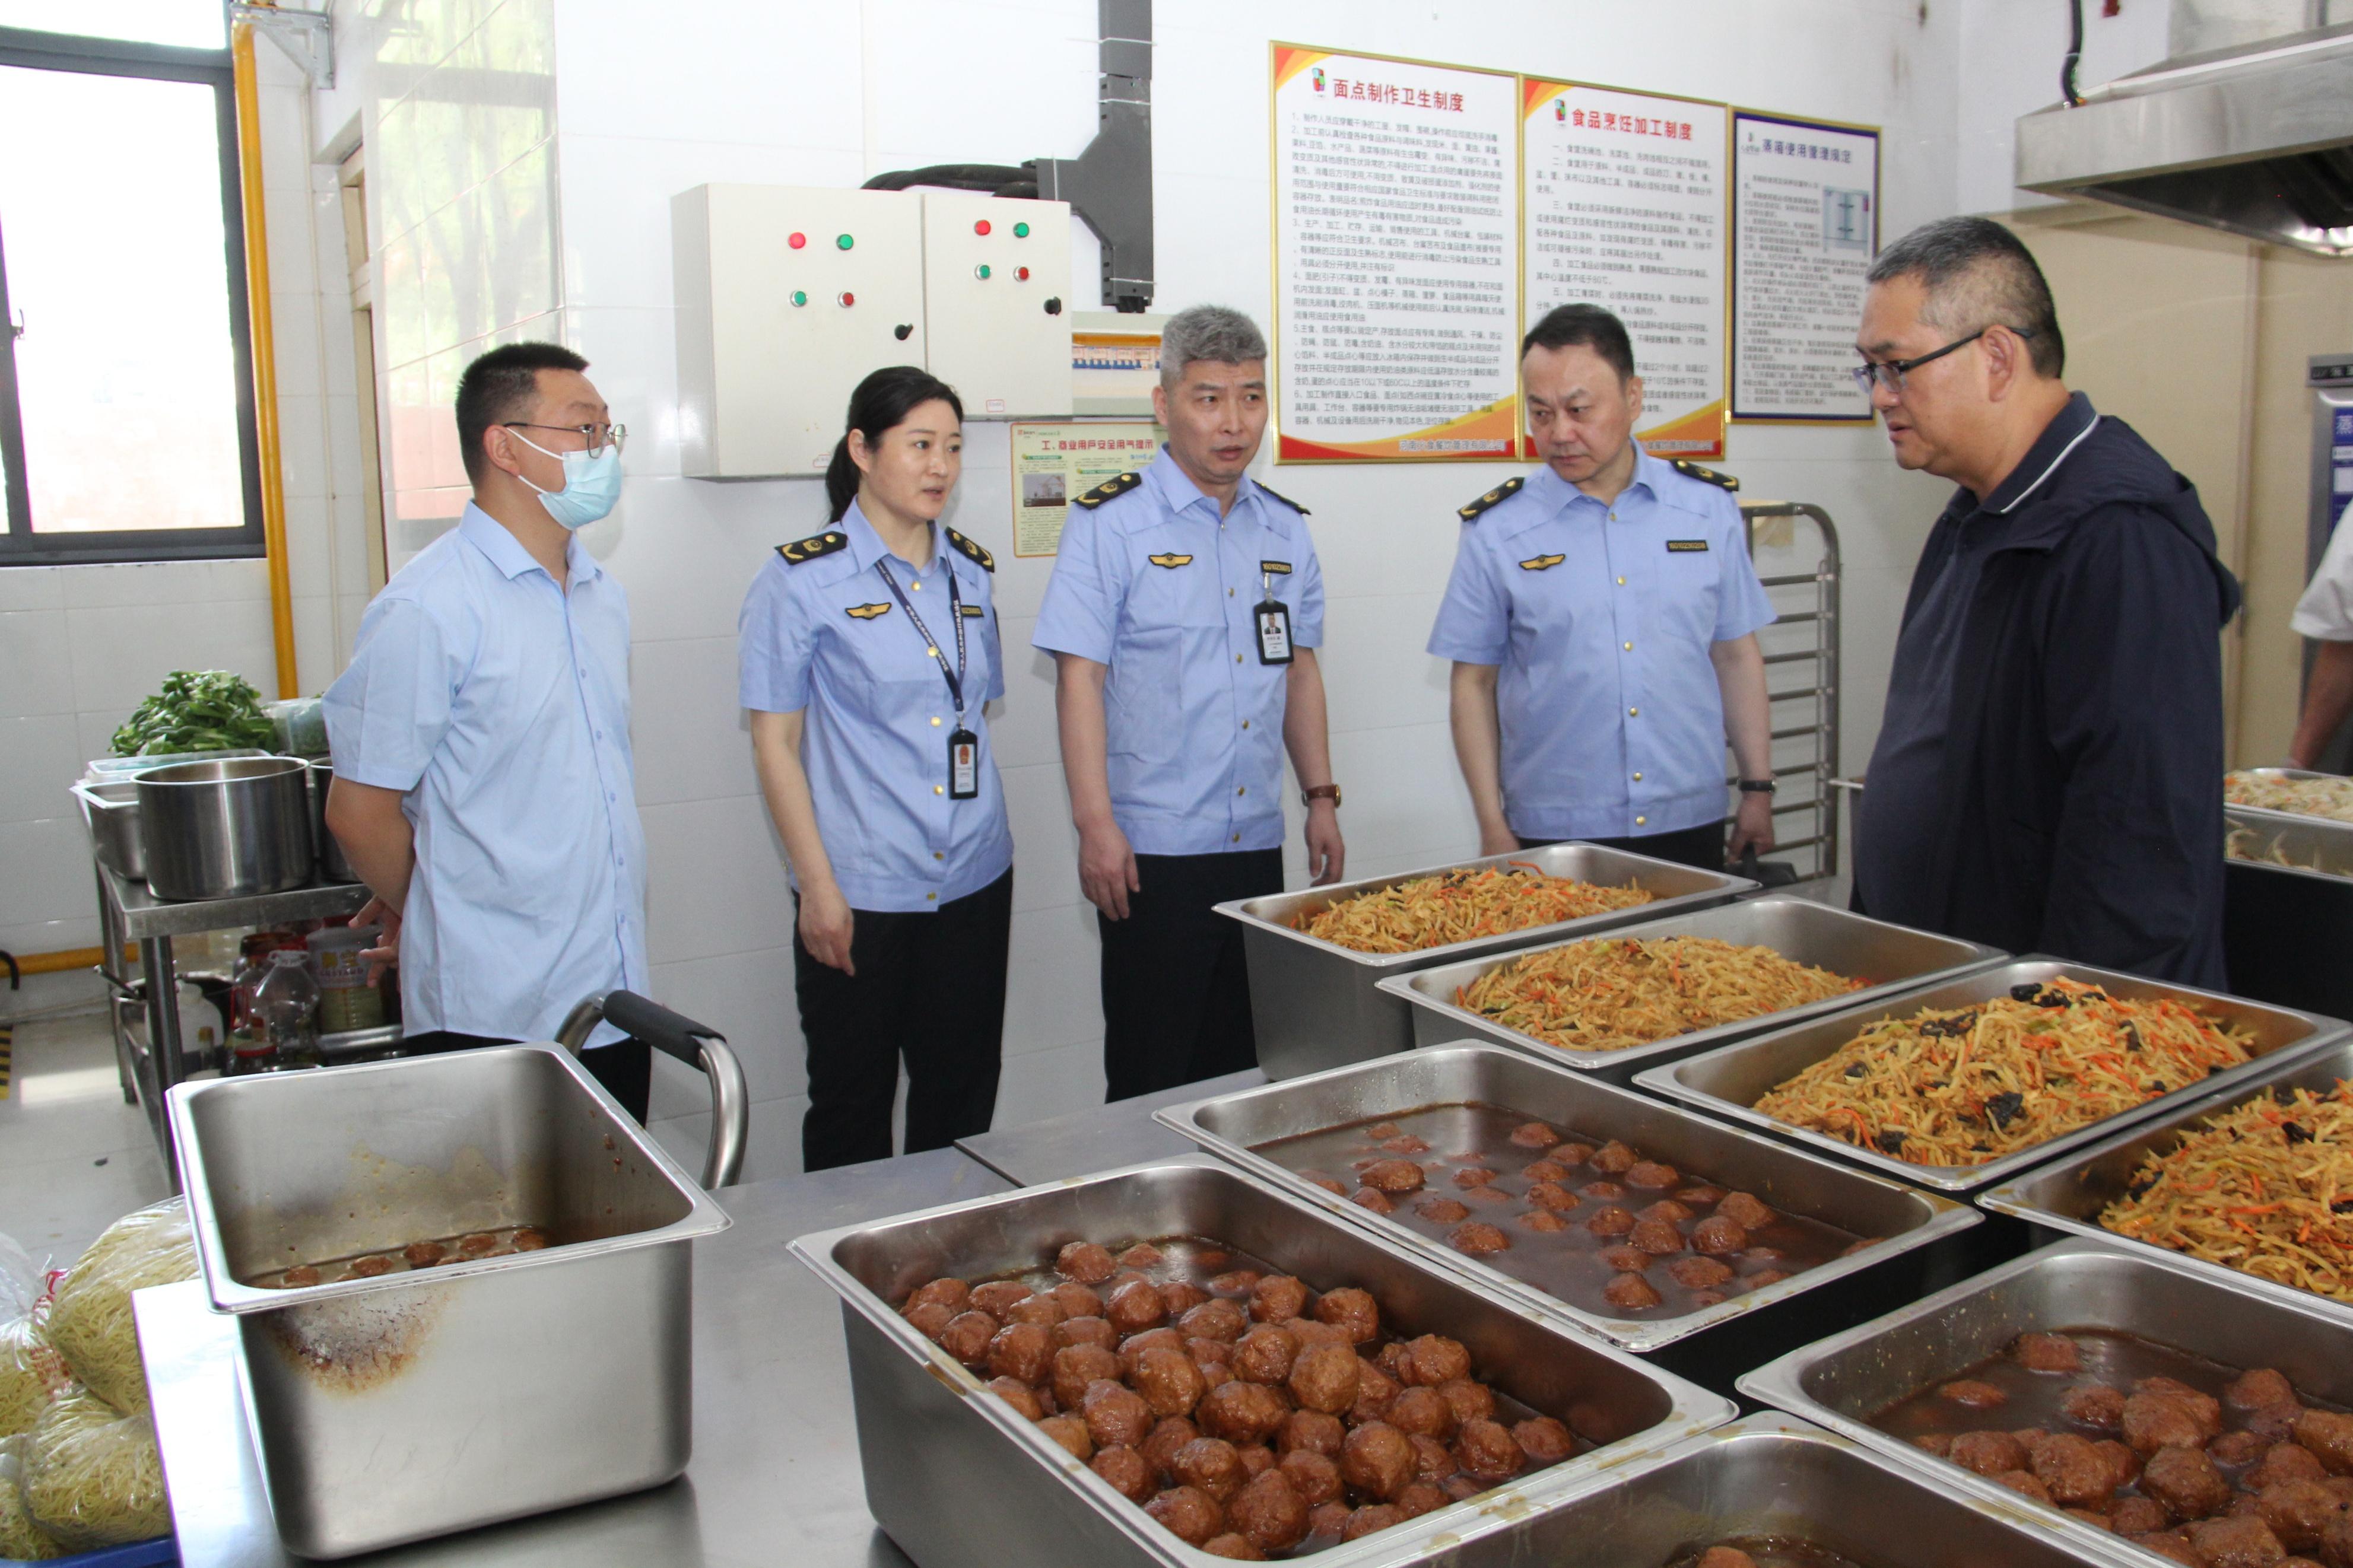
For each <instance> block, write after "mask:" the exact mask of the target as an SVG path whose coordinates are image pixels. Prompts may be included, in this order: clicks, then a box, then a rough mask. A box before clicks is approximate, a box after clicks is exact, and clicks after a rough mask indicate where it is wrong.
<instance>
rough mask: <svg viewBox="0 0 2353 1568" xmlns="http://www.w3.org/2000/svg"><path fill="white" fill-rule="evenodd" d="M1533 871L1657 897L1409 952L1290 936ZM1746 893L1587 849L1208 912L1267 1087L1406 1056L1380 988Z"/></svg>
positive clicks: (1402, 1035) (1412, 874) (1524, 854)
mask: <svg viewBox="0 0 2353 1568" xmlns="http://www.w3.org/2000/svg"><path fill="white" fill-rule="evenodd" d="M1511 866H1522V867H1533V868H1535V869H1536V870H1537V871H1540V872H1542V873H1543V874H1544V875H1546V876H1547V877H1566V878H1569V879H1573V880H1576V881H1580V882H1591V883H1594V884H1596V885H1599V886H1609V887H1626V886H1629V885H1631V886H1633V887H1637V888H1641V889H1643V890H1644V891H1646V892H1649V893H1652V894H1654V895H1656V896H1655V897H1654V898H1653V900H1651V902H1650V903H1647V904H1642V905H1639V906H1637V907H1636V908H1633V909H1630V910H1611V911H1610V912H1609V913H1608V914H1599V915H1587V916H1585V917H1584V918H1583V919H1581V920H1573V921H1555V922H1554V923H1552V924H1551V925H1542V926H1529V927H1527V928H1526V929H1525V930H1523V931H1504V932H1502V933H1500V934H1498V935H1495V936H1485V937H1480V938H1479V939H1477V940H1476V941H1473V942H1453V943H1450V944H1449V945H1447V946H1445V947H1430V948H1424V949H1422V950H1420V951H1419V952H1356V950H1354V949H1353V948H1345V947H1336V946H1335V945H1334V944H1332V943H1331V942H1323V941H1320V940H1318V939H1317V938H1315V937H1312V936H1309V935H1308V934H1307V933H1306V932H1305V931H1296V930H1293V927H1292V924H1291V922H1292V921H1294V920H1297V919H1298V918H1299V917H1300V916H1302V915H1312V914H1316V913H1320V912H1321V911H1322V910H1324V909H1326V908H1328V907H1329V906H1330V905H1332V904H1334V903H1335V902H1337V901H1338V900H1342V899H1346V898H1353V897H1355V896H1356V895H1357V894H1360V893H1368V892H1373V891H1375V890H1377V889H1382V888H1392V887H1395V886H1396V885H1397V884H1398V883H1399V882H1409V881H1412V880H1413V879H1415V878H1417V877H1435V876H1440V875H1442V874H1443V873H1445V872H1448V871H1484V870H1488V869H1491V868H1492V869H1501V868H1507V867H1511ZM1756 888H1757V884H1756V883H1754V882H1752V881H1750V880H1748V879H1746V878H1745V877H1735V876H1733V875H1731V874H1730V873H1728V872H1723V871H1701V870H1696V869H1694V868H1692V867H1689V866H1678V865H1676V864H1674V863H1673V862H1672V861H1669V860H1654V859H1652V858H1650V857H1649V856H1647V855H1630V854H1628V853H1627V852H1626V851H1624V850H1622V849H1604V848H1601V847H1599V846H1598V845H1592V844H1547V845H1546V846H1545V847H1543V848H1541V849H1526V850H1522V851H1520V852H1518V853H1516V854H1512V855H1490V856H1488V857H1487V858H1484V859H1482V860H1461V861H1457V862H1455V863H1454V864H1452V865H1450V866H1425V867H1423V868H1421V869H1419V870H1418V871H1400V872H1398V873H1397V874H1396V875H1395V876H1390V877H1368V878H1366V879H1363V880H1362V881H1356V882H1340V883H1335V884H1334V885H1333V886H1331V887H1328V888H1303V889H1300V890H1299V891H1298V892H1295V893H1273V894H1270V895H1268V896H1267V897H1265V898H1262V899H1240V900H1235V901H1234V902H1232V903H1225V904H1219V905H1218V906H1217V910H1218V913H1219V914H1221V915H1226V916H1229V917H1230V918H1231V919H1234V920H1238V921H1241V923H1242V951H1243V952H1244V954H1245V955H1247V957H1248V958H1249V961H1250V1022H1251V1024H1252V1026H1254V1027H1255V1029H1256V1031H1257V1034H1258V1065H1259V1066H1260V1067H1261V1068H1264V1069H1265V1070H1266V1076H1267V1077H1269V1078H1275V1079H1282V1078H1297V1077H1298V1076H1299V1075H1300V1074H1302V1073H1310V1072H1321V1071H1322V1070H1323V1069H1324V1068H1332V1067H1338V1066H1340V1065H1342V1064H1343V1063H1345V1062H1356V1061H1363V1060H1364V1059H1365V1058H1367V1057H1380V1056H1387V1055H1388V1054H1389V1053H1390V1052H1391V1051H1402V1050H1406V1049H1409V1048H1410V1047H1411V1046H1412V1045H1413V1021H1412V1019H1411V1018H1410V1017H1409V1013H1410V1011H1411V1009H1410V1008H1409V1007H1408V1006H1407V1005H1406V1004H1405V1003H1404V1002H1403V1001H1402V1000H1401V999H1399V998H1398V997H1396V996H1392V995H1388V994H1384V993H1383V992H1382V991H1381V990H1380V988H1379V987H1380V982H1381V981H1382V980H1384V979H1386V978H1387V977H1388V976H1389V975H1392V974H1404V973H1409V972H1411V971H1413V970H1417V969H1429V968H1431V967H1433V966H1434V965H1437V964H1441V963H1455V962H1457V961H1459V960H1461V959H1467V958H1474V957H1477V956H1478V955H1479V954H1481V953H1488V952H1504V951H1506V950H1516V949H1519V948H1524V947H1535V946H1540V945H1545V944H1547V943H1548V942H1553V941H1556V940H1562V939H1565V938H1567V937H1569V936H1582V935H1586V934H1588V933H1589V932H1593V931H1609V930H1613V929H1614V928H1616V927H1619V926H1622V925H1630V924H1632V923H1633V922H1634V921H1647V920H1655V919H1656V918H1658V917H1659V916H1661V915H1664V914H1672V913H1673V912H1675V911H1676V910H1689V909H1700V908H1704V907H1705V906H1707V905H1709V904H1721V903H1725V902H1727V901H1729V900H1732V899H1734V898H1736V897H1737V896H1738V895H1740V894H1742V893H1746V892H1754V891H1755V890H1756Z"/></svg>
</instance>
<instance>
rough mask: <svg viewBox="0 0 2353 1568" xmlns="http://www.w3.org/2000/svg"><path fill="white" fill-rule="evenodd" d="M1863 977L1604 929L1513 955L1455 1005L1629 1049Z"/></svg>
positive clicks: (1555, 1042)
mask: <svg viewBox="0 0 2353 1568" xmlns="http://www.w3.org/2000/svg"><path fill="white" fill-rule="evenodd" d="M1863 984H1865V983H1864V982H1863V981H1861V980H1850V979H1848V978H1847V977H1846V976H1845V975H1843V974H1832V973H1831V972H1830V971H1829V970H1827V969H1816V968H1813V967H1812V966H1810V965H1809V964H1803V963H1796V962H1794V961H1792V960H1790V959H1787V958H1784V957H1782V956H1781V955H1780V954H1779V953H1778V952H1774V951H1773V950H1772V949H1771V948H1769V947H1735V946H1733V945H1732V944H1731V943H1730V942H1718V941H1716V940H1715V939H1714V938H1712V937H1696V936H1669V937H1657V938H1652V939H1650V940H1633V939H1628V938H1622V937H1621V938H1618V939H1615V940H1612V939H1610V938H1608V937H1599V938H1596V939H1595V940H1593V941H1591V942H1572V943H1570V944H1569V945H1568V946H1567V947H1556V948H1549V949H1546V951H1544V952H1532V953H1530V954H1528V955H1527V956H1526V957H1525V958H1520V959H1514V960H1513V961H1512V962H1511V963H1506V964H1503V965H1501V966H1499V967H1497V968H1495V969H1492V970H1490V971H1488V972H1487V973H1484V974H1482V975H1481V976H1480V977H1479V978H1478V979H1476V980H1474V981H1472V983H1471V984H1468V985H1464V986H1459V987H1457V988H1456V990H1455V993H1454V1000H1455V1004H1456V1005H1458V1006H1460V1007H1462V1008H1463V1009H1465V1010H1466V1011H1469V1012H1472V1013H1477V1014H1480V1015H1482V1016H1485V1017H1488V1018H1492V1019H1493V1020H1494V1021H1495V1022H1496V1023H1498V1024H1501V1025H1503V1026H1504V1027H1505V1028H1507V1029H1516V1030H1517V1031H1519V1032H1520V1033H1521V1034H1523V1035H1527V1036H1531V1037H1534V1038H1535V1039H1539V1040H1542V1041H1543V1042H1545V1044H1546V1045H1548V1046H1557V1047H1560V1048H1561V1049H1562V1050H1565V1051H1622V1050H1624V1049H1626V1048H1627V1047H1630V1046H1646V1045H1649V1044H1650V1043H1651V1041H1653V1040H1663V1039H1665V1038H1667V1037H1670V1036H1672V1035H1688V1034H1691V1033H1692V1032H1694V1030H1698V1029H1707V1028H1713V1027H1715V1026H1716V1025H1718V1024H1730V1023H1736V1022H1737V1021H1738V1020H1740V1019H1743V1018H1754V1017H1757V1016H1761V1015H1763V1014H1767V1013H1778V1012H1781V1011H1783V1010H1784V1009H1786V1008H1790V1007H1802V1006H1804V1005H1806V1004H1807V1003H1809V1002H1820V1001H1823V1000H1826V999H1827V998H1829V997H1832V996H1842V995H1845V994H1847V993H1848V992H1851V991H1859V990H1861V989H1862V986H1863Z"/></svg>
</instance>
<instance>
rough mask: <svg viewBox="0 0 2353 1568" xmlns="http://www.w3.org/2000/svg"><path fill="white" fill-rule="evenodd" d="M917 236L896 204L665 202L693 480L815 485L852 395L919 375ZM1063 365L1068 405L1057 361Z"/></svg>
mask: <svg viewBox="0 0 2353 1568" xmlns="http://www.w3.org/2000/svg"><path fill="white" fill-rule="evenodd" d="M1020 205H1032V206H1037V205H1053V204H1047V203H1026V204H1020ZM1064 211H1065V213H1067V209H1064ZM1064 221H1065V222H1066V223H1067V221H1068V219H1067V216H1066V217H1065V220H1064ZM670 248H671V258H672V262H673V267H674V278H675V289H676V293H677V299H678V379H679V445H680V451H681V460H682V463H683V466H684V469H685V472H686V473H687V474H688V475H689V476H691V477H692V478H696V479H763V478H773V477H776V476H779V475H793V474H822V473H824V472H825V468H826V464H827V463H828V461H829V460H830V459H831V458H832V456H833V448H834V444H835V443H836V442H837V441H839V440H840V439H841V430H842V416H843V415H844V414H845V413H846V412H847V411H848V409H849V394H850V391H851V389H852V388H854V387H855V386H857V384H859V383H860V381H862V380H864V379H865V378H866V376H867V375H868V374H870V373H871V372H873V371H876V370H879V369H881V367H882V366H884V365H892V364H923V363H925V355H926V351H927V344H926V341H925V334H924V331H923V321H924V308H923V306H924V300H923V211H922V207H921V205H920V204H919V203H918V202H917V201H916V200H914V199H913V197H912V196H910V195H905V194H902V193H900V192H895V191H849V190H829V189H819V188H810V187H801V186H780V185H698V186H696V187H695V188H694V189H692V190H691V191H685V192H682V193H681V194H680V195H676V196H674V197H672V198H671V199H670ZM1068 249H1069V247H1068V245H1067V244H1063V245H1062V246H1061V247H1060V252H1059V253H1058V254H1060V257H1061V259H1062V268H1063V276H1064V277H1066V278H1067V276H1068V274H1069V258H1068ZM1064 339H1065V343H1066V345H1067V341H1068V334H1067V332H1065V334H1064ZM1064 360H1065V369H1064V372H1063V384H1064V395H1065V396H1067V395H1068V384H1069V373H1068V369H1067V360H1068V351H1067V346H1066V348H1065V352H1064Z"/></svg>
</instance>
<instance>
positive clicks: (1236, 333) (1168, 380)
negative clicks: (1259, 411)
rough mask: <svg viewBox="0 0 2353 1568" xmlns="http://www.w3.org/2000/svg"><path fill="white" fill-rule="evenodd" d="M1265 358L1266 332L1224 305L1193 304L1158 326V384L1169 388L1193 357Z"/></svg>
mask: <svg viewBox="0 0 2353 1568" xmlns="http://www.w3.org/2000/svg"><path fill="white" fill-rule="evenodd" d="M1264 358H1266V334H1265V333H1264V332H1261V331H1259V330H1258V323H1257V322H1255V321H1251V320H1250V318H1249V317H1248V316H1245V315H1243V314H1242V313H1241V312H1240V310H1234V309H1232V308H1231V307H1230V306H1226V305H1194V306H1191V307H1190V308H1188V309H1186V310H1179V311H1177V312H1176V314H1175V315H1173V316H1171V317H1169V318H1168V324H1167V325H1166V326H1165V327H1163V328H1161V329H1160V384H1161V385H1163V386H1165V387H1167V388H1169V389H1171V390H1172V391H1173V390H1174V389H1175V388H1176V384H1177V383H1178V382H1179V381H1181V380H1183V379H1184V375H1185V367H1186V366H1187V365H1188V364H1191V363H1193V362H1194V361H1196V360H1205V359H1206V360H1215V361H1216V362H1217V363H1219V364H1247V363H1250V361H1251V360H1254V359H1257V360H1262V359H1264Z"/></svg>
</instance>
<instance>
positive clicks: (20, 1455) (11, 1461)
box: [0, 1434, 66, 1563]
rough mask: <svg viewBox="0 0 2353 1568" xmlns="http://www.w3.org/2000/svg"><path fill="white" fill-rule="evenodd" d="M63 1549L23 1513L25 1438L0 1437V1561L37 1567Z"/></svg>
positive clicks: (62, 1551) (20, 1436) (27, 1514)
mask: <svg viewBox="0 0 2353 1568" xmlns="http://www.w3.org/2000/svg"><path fill="white" fill-rule="evenodd" d="M65 1554H66V1549H65V1548H64V1547H62V1546H60V1545H58V1543H57V1542H56V1541H54V1540H52V1539H51V1538H50V1537H49V1535H48V1534H47V1531H43V1530H42V1529H41V1527H40V1526H39V1525H37V1524H35V1523H34V1522H33V1516H32V1515H31V1514H29V1513H27V1512H26V1511H25V1438H24V1436H23V1435H22V1434H19V1435H17V1436H13V1437H0V1557H6V1558H14V1559H16V1561H18V1562H22V1563H38V1562H40V1561H41V1560H42V1559H44V1558H47V1557H62V1556H64V1555H65Z"/></svg>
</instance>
